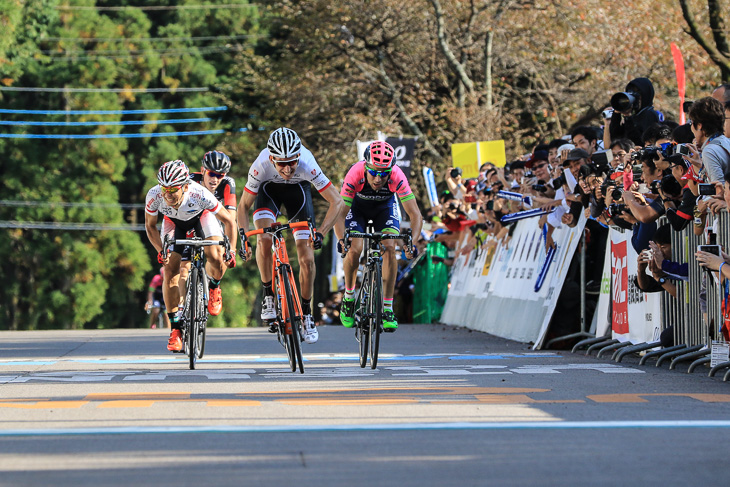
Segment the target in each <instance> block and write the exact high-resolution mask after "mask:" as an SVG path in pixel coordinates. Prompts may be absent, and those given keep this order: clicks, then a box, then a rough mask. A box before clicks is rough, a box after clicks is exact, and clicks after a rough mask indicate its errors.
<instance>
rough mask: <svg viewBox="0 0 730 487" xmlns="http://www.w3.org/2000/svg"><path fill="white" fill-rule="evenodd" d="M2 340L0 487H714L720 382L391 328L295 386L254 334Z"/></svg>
mask: <svg viewBox="0 0 730 487" xmlns="http://www.w3.org/2000/svg"><path fill="white" fill-rule="evenodd" d="M165 345H166V333H165V332H164V331H162V330H107V331H38V332H0V485H2V486H5V485H7V486H25V485H33V486H35V485H54V486H77V485H81V486H86V485H88V486H92V485H93V486H99V485H104V486H106V485H114V486H116V485H120V486H122V485H123V486H128V485H134V486H140V487H141V486H156V487H159V486H162V485H176V486H187V485H190V486H208V485H221V486H228V485H231V486H233V485H235V486H239V485H287V484H292V485H297V486H308V485H317V486H322V485H353V486H359V485H368V486H371V485H386V486H387V485H394V486H395V485H397V486H411V485H413V486H424V485H459V486H470V485H500V486H502V485H514V486H523V485H556V486H557V485H561V486H562V485H592V486H593V485H606V486H608V485H611V486H615V485H623V484H632V485H633V484H637V485H639V484H641V485H663V486H666V485H690V484H692V485H728V484H729V483H730V469H728V467H727V462H728V460H727V459H728V452H730V434H729V433H730V404H728V403H730V383H725V382H722V380H721V378H708V377H707V369H706V368H700V369H698V370H697V371H695V372H694V373H693V374H687V373H686V370H687V368H686V366H684V367H682V368H681V369H680V370H672V371H670V370H668V369H667V366H666V365H664V366H662V367H660V368H657V367H655V366H654V365H653V363H652V364H651V365H644V366H639V365H638V358H635V357H629V358H627V359H624V361H623V362H622V363H620V364H617V363H615V362H612V361H610V359H609V358H601V359H597V358H595V354H594V355H593V356H589V357H586V356H584V355H583V353H575V354H574V353H570V352H564V351H533V350H531V349H530V348H529V346H528V345H526V344H521V343H515V342H510V341H506V340H502V339H498V338H495V337H491V336H489V335H486V334H483V333H478V332H471V331H469V330H465V329H459V328H452V327H446V326H436V325H434V326H430V325H410V326H409V325H401V328H400V329H399V330H398V332H397V333H395V334H386V335H383V339H382V346H381V356H380V362H379V367H378V369H377V370H371V369H369V368H366V369H361V368H360V367H359V365H358V362H357V343H356V342H355V340H354V336H353V332H352V331H351V330H346V329H344V328H342V327H339V326H327V327H322V328H320V341H319V343H317V344H314V345H305V344H303V347H304V353H305V360H306V361H305V373H304V374H299V373H298V372H297V373H292V372H291V371H290V370H289V368H288V364H287V363H286V360H285V356H284V349H283V348H282V347H281V346H280V345H279V344H278V343H277V342H276V340H275V338H274V336H273V335H270V334H268V333H267V332H266V331H265V330H264V329H211V330H209V333H208V344H207V347H206V356H205V357H204V358H203V359H202V360H201V361H200V362H199V363H198V368H197V369H196V370H194V371H191V370H189V369H188V367H187V362H186V358H185V357H184V356H181V355H173V354H171V353H169V352H167V351H166V349H165Z"/></svg>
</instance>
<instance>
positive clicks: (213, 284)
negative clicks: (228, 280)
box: [208, 279, 221, 289]
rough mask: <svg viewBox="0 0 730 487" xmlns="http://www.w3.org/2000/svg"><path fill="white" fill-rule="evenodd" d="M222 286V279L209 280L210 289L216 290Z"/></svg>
mask: <svg viewBox="0 0 730 487" xmlns="http://www.w3.org/2000/svg"><path fill="white" fill-rule="evenodd" d="M220 285H221V281H220V279H218V280H216V279H208V289H215V288H217V287H219V286H220Z"/></svg>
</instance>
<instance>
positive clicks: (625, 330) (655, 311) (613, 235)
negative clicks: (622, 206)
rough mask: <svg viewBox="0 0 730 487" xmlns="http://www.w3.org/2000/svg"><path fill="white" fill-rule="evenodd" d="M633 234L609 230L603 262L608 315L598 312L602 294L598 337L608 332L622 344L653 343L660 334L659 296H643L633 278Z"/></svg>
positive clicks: (634, 257) (634, 273)
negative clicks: (608, 277) (608, 283)
mask: <svg viewBox="0 0 730 487" xmlns="http://www.w3.org/2000/svg"><path fill="white" fill-rule="evenodd" d="M631 237H632V232H631V231H630V230H619V229H616V228H611V231H610V233H609V238H610V245H608V246H607V247H608V249H607V253H606V254H607V259H606V261H605V262H604V270H603V273H604V276H605V275H606V273H607V272H610V275H611V286H610V290H611V295H610V297H609V299H608V300H607V301H608V302H610V309H611V312H610V313H606V312H605V307H607V306H608V303H606V304H605V307H604V311H603V312H602V311H601V300H602V299H604V296H603V285H602V286H601V290H602V294H601V298H599V303H598V310H597V312H598V313H599V315H598V322H597V326H596V333H597V336H602V335H605V334H606V332H607V331H608V330H609V326H610V329H611V335H612V337H613V338H615V339H616V340H619V341H621V342H626V341H629V342H631V343H644V342H652V341H656V340H658V339H659V333H660V332H661V316H662V307H661V293H644V292H642V291H641V289H639V288H638V287H636V284H635V281H636V275H637V274H638V271H639V266H638V264H637V262H636V260H637V258H638V254H637V253H636V251H635V250H634V247H633V246H632V245H631Z"/></svg>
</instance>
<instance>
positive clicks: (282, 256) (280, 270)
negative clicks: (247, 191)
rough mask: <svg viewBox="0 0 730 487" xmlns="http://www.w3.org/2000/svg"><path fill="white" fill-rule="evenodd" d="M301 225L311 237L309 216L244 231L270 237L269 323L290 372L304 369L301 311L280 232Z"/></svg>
mask: <svg viewBox="0 0 730 487" xmlns="http://www.w3.org/2000/svg"><path fill="white" fill-rule="evenodd" d="M305 228H308V229H309V234H310V237H311V238H312V239H314V237H315V232H316V230H315V228H314V227H313V226H312V222H311V221H309V220H307V221H301V222H294V223H286V224H281V223H273V224H272V225H271V226H270V227H267V228H259V229H257V230H251V231H250V232H246V237H252V236H254V235H261V234H264V233H266V234H269V235H271V236H272V237H273V241H272V244H271V252H272V254H273V257H274V259H273V271H272V276H273V281H274V285H273V288H274V292H275V297H274V306H275V308H276V320H275V322H274V323H273V325H274V327H275V329H276V336H277V339H278V340H279V343H281V345H282V346H283V347H284V349H285V350H286V354H287V356H288V357H289V366H290V367H291V370H292V372H296V370H297V368H299V372H300V373H302V374H303V373H304V364H303V363H302V362H303V359H302V348H301V341H302V338H301V329H302V317H303V316H304V314H303V313H302V303H301V301H300V300H299V293H298V292H297V285H296V282H295V280H294V273H293V272H292V268H291V264H289V254H288V253H287V251H286V241H285V240H284V232H285V231H286V230H300V229H305ZM244 261H245V259H244Z"/></svg>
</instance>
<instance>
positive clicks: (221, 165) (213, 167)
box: [203, 150, 231, 174]
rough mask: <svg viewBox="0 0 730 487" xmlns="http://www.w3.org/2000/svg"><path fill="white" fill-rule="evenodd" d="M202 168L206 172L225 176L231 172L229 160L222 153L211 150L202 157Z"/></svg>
mask: <svg viewBox="0 0 730 487" xmlns="http://www.w3.org/2000/svg"><path fill="white" fill-rule="evenodd" d="M203 167H204V168H205V169H207V170H208V171H213V172H219V173H224V174H225V173H227V172H228V171H230V170H231V159H230V158H229V157H228V156H227V155H226V154H225V153H224V152H220V151H217V150H212V151H210V152H206V153H205V155H204V156H203Z"/></svg>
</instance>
